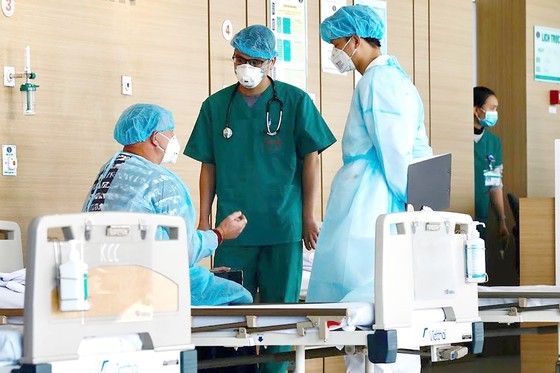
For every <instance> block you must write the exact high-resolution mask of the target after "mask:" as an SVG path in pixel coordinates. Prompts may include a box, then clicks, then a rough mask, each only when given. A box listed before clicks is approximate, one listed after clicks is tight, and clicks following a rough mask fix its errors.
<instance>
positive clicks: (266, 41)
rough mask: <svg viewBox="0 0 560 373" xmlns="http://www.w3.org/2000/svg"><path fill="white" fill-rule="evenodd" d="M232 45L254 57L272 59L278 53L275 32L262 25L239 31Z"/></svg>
mask: <svg viewBox="0 0 560 373" xmlns="http://www.w3.org/2000/svg"><path fill="white" fill-rule="evenodd" d="M231 46H232V47H234V48H235V49H237V50H238V51H240V52H241V53H243V54H246V55H247V56H249V57H253V58H263V59H265V60H270V59H272V58H274V57H276V56H277V55H278V52H276V37H275V36H274V33H273V32H272V30H271V29H269V28H268V27H265V26H262V25H253V26H249V27H246V28H244V29H243V30H241V31H239V32H238V33H237V34H235V35H234V37H233V39H232V40H231Z"/></svg>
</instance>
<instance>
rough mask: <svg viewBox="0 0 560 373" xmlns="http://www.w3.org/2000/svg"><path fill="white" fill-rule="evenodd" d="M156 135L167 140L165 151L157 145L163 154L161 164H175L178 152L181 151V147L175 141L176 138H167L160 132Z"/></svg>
mask: <svg viewBox="0 0 560 373" xmlns="http://www.w3.org/2000/svg"><path fill="white" fill-rule="evenodd" d="M158 134H159V135H162V136H163V137H165V138H166V139H167V140H169V142H168V143H167V147H166V148H165V150H164V149H163V148H162V147H161V146H159V145H158V148H160V149H161V151H162V152H163V159H162V160H161V163H175V162H177V157H178V156H179V151H181V145H180V144H179V140H177V136H175V135H173V137H172V138H169V137H167V136H165V135H164V134H163V133H161V132H158Z"/></svg>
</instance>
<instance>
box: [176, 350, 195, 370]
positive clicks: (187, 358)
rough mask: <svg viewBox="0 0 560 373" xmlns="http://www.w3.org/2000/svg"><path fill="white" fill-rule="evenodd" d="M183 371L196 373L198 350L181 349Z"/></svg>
mask: <svg viewBox="0 0 560 373" xmlns="http://www.w3.org/2000/svg"><path fill="white" fill-rule="evenodd" d="M180 359H181V373H196V371H197V365H198V359H197V353H196V350H188V351H181V357H180Z"/></svg>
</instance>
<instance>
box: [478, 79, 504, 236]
mask: <svg viewBox="0 0 560 373" xmlns="http://www.w3.org/2000/svg"><path fill="white" fill-rule="evenodd" d="M473 95H474V97H473V100H474V101H473V104H474V105H473V116H474V195H475V214H474V215H475V216H474V218H475V220H477V221H480V222H483V223H485V224H488V216H489V208H490V206H492V207H493V208H494V209H495V211H496V215H497V216H498V219H499V227H500V236H502V237H504V238H507V237H508V235H509V232H508V228H507V225H506V215H505V209H504V194H503V183H502V173H503V163H502V141H501V140H500V138H499V137H498V136H496V135H494V134H493V133H492V132H490V131H488V128H490V127H493V126H494V125H496V122H497V121H498V99H497V97H496V94H495V93H494V92H493V91H492V90H491V89H490V88H487V87H475V88H474V90H473ZM479 230H480V231H481V236H482V238H486V230H485V229H480V228H479Z"/></svg>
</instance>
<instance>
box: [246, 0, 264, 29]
mask: <svg viewBox="0 0 560 373" xmlns="http://www.w3.org/2000/svg"><path fill="white" fill-rule="evenodd" d="M268 4H270V0H247V26H250V25H266V26H268V20H269V15H268Z"/></svg>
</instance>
